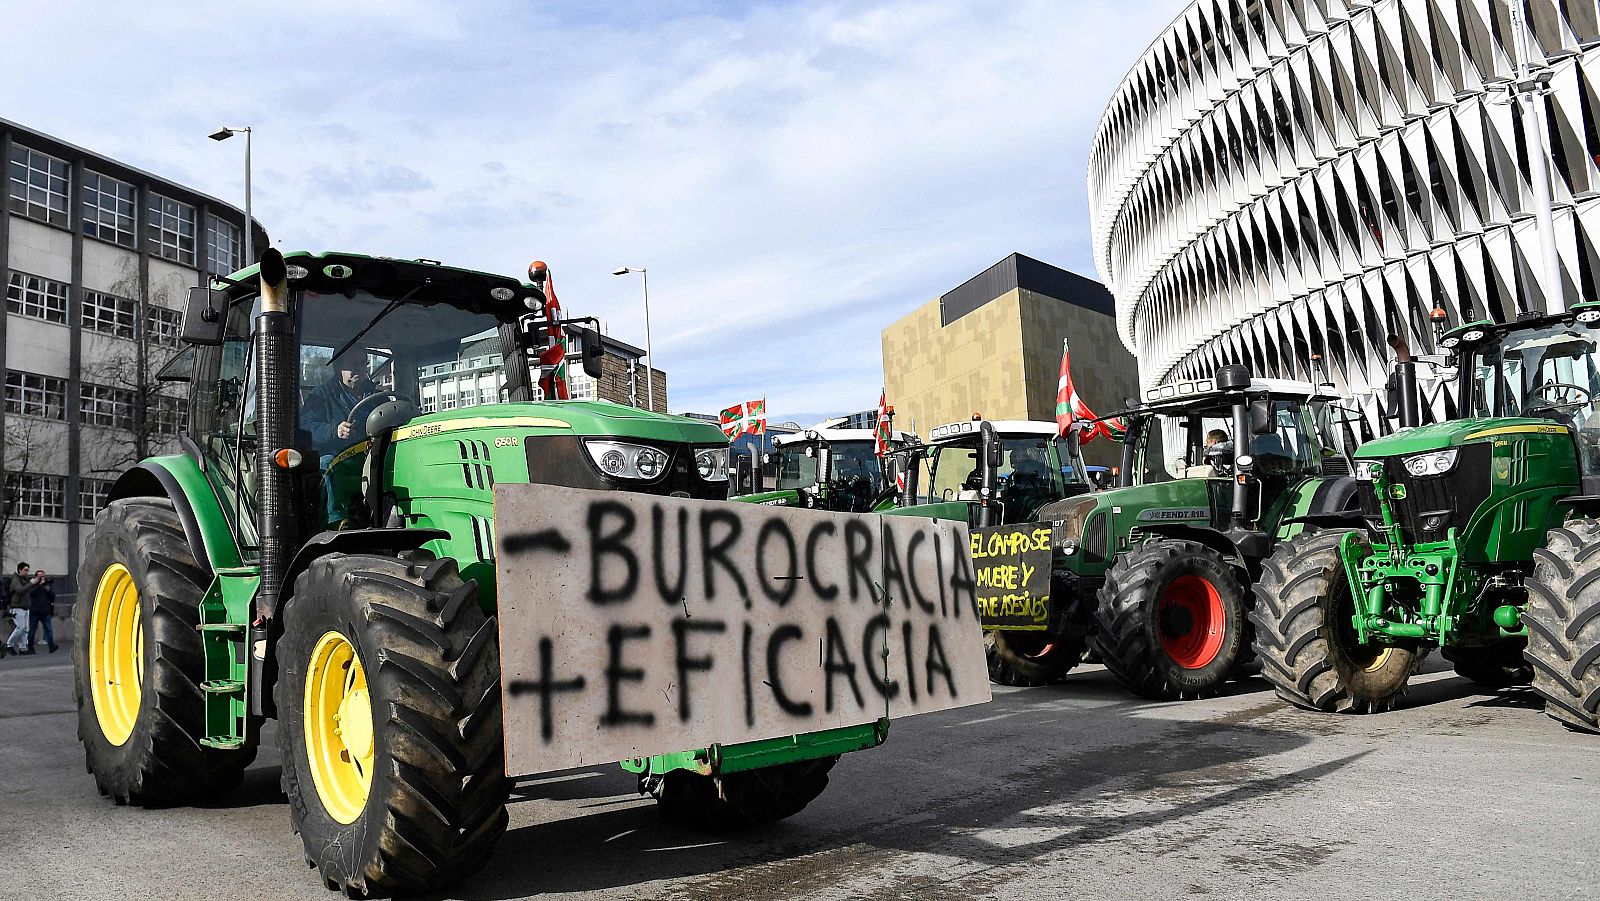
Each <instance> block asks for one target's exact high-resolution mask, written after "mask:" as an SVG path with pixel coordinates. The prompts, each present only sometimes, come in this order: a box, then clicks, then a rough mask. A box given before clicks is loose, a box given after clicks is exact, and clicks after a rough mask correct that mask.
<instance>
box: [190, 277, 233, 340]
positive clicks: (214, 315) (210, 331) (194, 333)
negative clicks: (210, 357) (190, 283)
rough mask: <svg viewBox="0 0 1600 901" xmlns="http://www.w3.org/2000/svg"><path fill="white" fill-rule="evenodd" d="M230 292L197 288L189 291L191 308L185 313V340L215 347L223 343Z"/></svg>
mask: <svg viewBox="0 0 1600 901" xmlns="http://www.w3.org/2000/svg"><path fill="white" fill-rule="evenodd" d="M227 312H228V292H226V291H218V290H215V289H213V288H207V287H203V286H198V285H197V286H195V287H193V288H190V289H189V308H188V309H187V310H185V311H184V313H183V340H184V342H185V343H188V344H200V345H204V346H206V347H215V346H217V345H219V344H221V343H222V327H223V324H224V323H225V322H226V320H227V315H226V314H227Z"/></svg>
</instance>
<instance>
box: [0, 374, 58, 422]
mask: <svg viewBox="0 0 1600 901" xmlns="http://www.w3.org/2000/svg"><path fill="white" fill-rule="evenodd" d="M6 412H7V413H15V414H17V415H19V416H42V417H44V418H45V419H63V420H64V419H66V418H67V380H66V379H58V378H52V377H50V376H48V375H37V374H35V373H32V372H18V371H16V370H11V371H8V372H7V373H6Z"/></svg>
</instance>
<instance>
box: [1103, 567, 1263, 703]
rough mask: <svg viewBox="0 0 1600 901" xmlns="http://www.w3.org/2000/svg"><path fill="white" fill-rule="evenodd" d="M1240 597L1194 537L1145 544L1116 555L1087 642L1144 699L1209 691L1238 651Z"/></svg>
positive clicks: (1228, 573)
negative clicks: (1093, 627)
mask: <svg viewBox="0 0 1600 901" xmlns="http://www.w3.org/2000/svg"><path fill="white" fill-rule="evenodd" d="M1247 600H1248V594H1247V593H1246V592H1245V589H1244V586H1243V585H1241V584H1240V582H1239V576H1238V575H1237V573H1236V572H1235V571H1234V568H1233V567H1232V566H1231V565H1229V564H1228V561H1227V560H1224V559H1223V558H1222V555H1221V554H1218V553H1217V552H1216V551H1214V550H1212V549H1211V548H1209V547H1206V546H1205V545H1203V544H1200V543H1198V542H1195V541H1181V540H1175V539H1157V540H1154V541H1146V542H1144V543H1143V544H1140V545H1139V546H1138V547H1136V548H1134V549H1133V550H1131V551H1129V552H1128V553H1126V554H1123V555H1122V556H1120V557H1118V558H1117V561H1116V563H1114V564H1112V566H1111V569H1110V571H1109V572H1107V573H1106V583H1105V585H1104V586H1103V587H1101V589H1100V603H1099V604H1098V605H1096V607H1095V625H1096V630H1095V635H1094V637H1093V638H1092V639H1091V642H1092V644H1093V645H1094V648H1095V650H1096V651H1097V652H1098V653H1099V655H1100V660H1101V662H1103V663H1104V664H1105V666H1106V669H1108V670H1110V671H1111V674H1112V675H1113V676H1116V677H1117V680H1118V681H1120V682H1122V683H1123V684H1124V685H1126V686H1128V688H1130V689H1132V690H1133V691H1134V692H1135V693H1136V694H1139V695H1141V696H1143V697H1147V698H1156V699H1163V700H1170V701H1179V700H1182V701H1187V700H1193V699H1195V698H1204V697H1210V696H1212V695H1215V694H1216V693H1217V692H1218V691H1219V690H1220V689H1221V688H1222V685H1223V683H1224V682H1226V681H1227V680H1228V677H1229V676H1230V675H1231V674H1232V673H1233V670H1234V667H1235V665H1236V664H1237V663H1238V661H1239V658H1240V655H1241V653H1242V652H1243V651H1244V626H1245V614H1246V613H1247V612H1248V604H1247Z"/></svg>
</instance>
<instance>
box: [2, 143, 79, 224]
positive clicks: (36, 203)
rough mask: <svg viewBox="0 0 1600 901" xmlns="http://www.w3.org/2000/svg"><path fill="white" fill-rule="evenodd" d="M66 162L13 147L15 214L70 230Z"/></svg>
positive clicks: (33, 151) (12, 178) (13, 203)
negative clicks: (68, 227) (68, 226)
mask: <svg viewBox="0 0 1600 901" xmlns="http://www.w3.org/2000/svg"><path fill="white" fill-rule="evenodd" d="M69 184H70V182H69V178H68V173H67V162H66V160H58V159H56V158H55V157H53V156H50V155H48V154H44V153H40V152H39V151H37V150H30V149H28V148H26V147H23V146H21V145H20V144H13V145H11V211H12V212H13V213H21V214H22V215H24V216H27V217H28V218H29V219H37V220H39V221H40V222H48V223H50V224H51V225H59V226H61V227H62V228H66V227H67V189H68V185H69Z"/></svg>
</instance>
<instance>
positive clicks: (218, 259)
mask: <svg viewBox="0 0 1600 901" xmlns="http://www.w3.org/2000/svg"><path fill="white" fill-rule="evenodd" d="M240 235H241V232H240V229H239V226H237V225H234V224H233V223H232V222H228V221H226V220H223V219H218V218H217V217H216V216H207V217H206V265H207V266H208V267H209V268H210V270H211V271H212V272H215V273H216V274H218V275H227V274H229V273H231V272H235V271H237V270H239V269H242V268H244V249H243V248H244V240H243V238H241V237H240Z"/></svg>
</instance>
